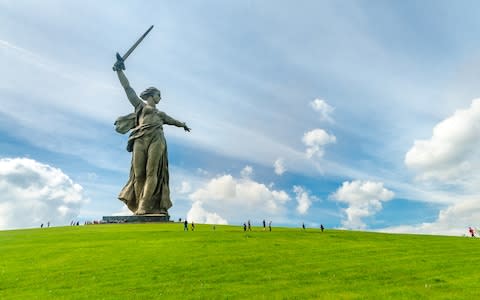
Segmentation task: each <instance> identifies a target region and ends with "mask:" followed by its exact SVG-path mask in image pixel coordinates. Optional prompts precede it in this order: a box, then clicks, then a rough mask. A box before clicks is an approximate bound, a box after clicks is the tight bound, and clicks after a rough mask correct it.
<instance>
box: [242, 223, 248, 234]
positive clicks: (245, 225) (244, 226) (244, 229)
mask: <svg viewBox="0 0 480 300" xmlns="http://www.w3.org/2000/svg"><path fill="white" fill-rule="evenodd" d="M243 231H244V232H245V231H247V224H245V223H243Z"/></svg>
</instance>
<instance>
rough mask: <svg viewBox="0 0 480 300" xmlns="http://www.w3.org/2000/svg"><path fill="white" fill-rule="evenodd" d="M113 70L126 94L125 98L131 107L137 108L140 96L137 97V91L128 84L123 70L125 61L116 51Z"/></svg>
mask: <svg viewBox="0 0 480 300" xmlns="http://www.w3.org/2000/svg"><path fill="white" fill-rule="evenodd" d="M113 70H114V71H116V72H117V76H118V80H120V84H121V85H122V87H123V89H124V90H125V93H126V94H127V98H128V100H129V101H130V103H131V104H132V105H133V107H135V108H137V106H138V105H140V103H141V102H142V100H140V98H138V96H137V93H135V90H134V89H133V88H132V87H131V86H130V82H129V81H128V79H127V76H125V73H124V72H123V70H125V63H124V61H123V59H122V57H121V56H120V55H119V54H118V53H117V62H116V63H115V64H114V65H113Z"/></svg>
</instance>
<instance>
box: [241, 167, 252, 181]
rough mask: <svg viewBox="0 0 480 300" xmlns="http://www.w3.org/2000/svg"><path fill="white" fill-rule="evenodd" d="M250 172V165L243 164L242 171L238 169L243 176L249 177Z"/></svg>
mask: <svg viewBox="0 0 480 300" xmlns="http://www.w3.org/2000/svg"><path fill="white" fill-rule="evenodd" d="M252 174H253V168H252V167H251V166H245V168H243V169H242V171H240V175H241V176H242V177H243V178H250V176H252Z"/></svg>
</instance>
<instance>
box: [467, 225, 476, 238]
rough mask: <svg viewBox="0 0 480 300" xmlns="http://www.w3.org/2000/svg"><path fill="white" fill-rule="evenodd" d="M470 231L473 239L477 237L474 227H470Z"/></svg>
mask: <svg viewBox="0 0 480 300" xmlns="http://www.w3.org/2000/svg"><path fill="white" fill-rule="evenodd" d="M468 231H469V232H470V236H471V237H475V230H474V229H473V228H472V227H468Z"/></svg>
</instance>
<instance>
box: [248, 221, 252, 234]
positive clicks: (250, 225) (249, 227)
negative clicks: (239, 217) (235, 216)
mask: <svg viewBox="0 0 480 300" xmlns="http://www.w3.org/2000/svg"><path fill="white" fill-rule="evenodd" d="M248 231H252V224H251V223H250V220H248Z"/></svg>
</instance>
